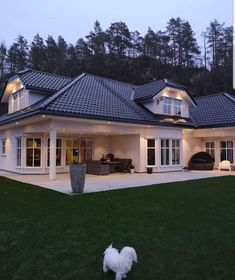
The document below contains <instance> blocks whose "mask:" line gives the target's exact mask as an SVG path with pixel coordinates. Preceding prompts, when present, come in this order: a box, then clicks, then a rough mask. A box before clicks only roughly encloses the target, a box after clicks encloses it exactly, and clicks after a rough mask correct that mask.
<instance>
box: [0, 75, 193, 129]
mask: <svg viewBox="0 0 235 280" xmlns="http://www.w3.org/2000/svg"><path fill="white" fill-rule="evenodd" d="M133 87H135V85H132V84H128V83H123V82H119V81H116V80H112V79H107V78H102V77H98V76H95V75H91V74H82V75H80V76H79V77H77V78H75V79H73V80H71V81H70V83H68V84H67V85H65V86H64V87H63V88H62V89H60V90H59V91H57V92H56V93H54V94H53V95H50V96H48V97H47V98H45V99H44V100H43V102H39V103H37V104H35V105H33V106H31V108H28V110H22V116H24V117H26V116H27V114H30V115H31V114H32V113H33V112H34V113H35V114H37V113H41V114H42V113H46V114H52V115H60V116H61V115H62V116H70V117H80V118H87V119H97V120H110V121H111V120H112V121H119V122H127V123H139V124H150V125H164V126H179V127H182V126H183V127H185V126H190V127H192V126H194V124H193V123H192V121H191V120H189V119H184V120H183V121H180V120H178V119H177V120H176V122H174V121H166V120H164V119H163V118H162V116H160V115H156V114H153V113H152V112H150V111H149V110H148V109H146V108H145V107H144V106H142V104H138V103H136V102H135V100H133ZM20 112H21V111H20ZM20 112H18V114H16V113H13V114H9V115H7V116H4V117H0V122H1V123H2V124H3V123H6V122H9V121H12V120H14V121H15V120H16V119H17V118H19V117H20V116H21V115H20Z"/></svg>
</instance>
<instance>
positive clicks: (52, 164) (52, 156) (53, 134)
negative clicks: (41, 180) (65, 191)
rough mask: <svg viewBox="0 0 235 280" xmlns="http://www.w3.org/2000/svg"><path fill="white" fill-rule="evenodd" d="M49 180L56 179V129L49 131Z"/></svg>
mask: <svg viewBox="0 0 235 280" xmlns="http://www.w3.org/2000/svg"><path fill="white" fill-rule="evenodd" d="M49 179H50V180H55V179H56V129H55V128H51V130H50V167H49Z"/></svg>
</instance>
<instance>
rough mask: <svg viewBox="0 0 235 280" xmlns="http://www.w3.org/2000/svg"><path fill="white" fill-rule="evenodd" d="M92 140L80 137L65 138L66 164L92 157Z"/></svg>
mask: <svg viewBox="0 0 235 280" xmlns="http://www.w3.org/2000/svg"><path fill="white" fill-rule="evenodd" d="M92 151H93V150H92V140H91V139H84V138H81V139H79V140H76V139H71V140H66V159H65V161H66V165H69V164H71V163H73V162H74V161H77V162H85V161H86V160H91V159H92Z"/></svg>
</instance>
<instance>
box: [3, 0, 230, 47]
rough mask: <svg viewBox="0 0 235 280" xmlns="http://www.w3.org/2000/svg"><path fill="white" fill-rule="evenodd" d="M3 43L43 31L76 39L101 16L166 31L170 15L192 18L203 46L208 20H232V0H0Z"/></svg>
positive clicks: (106, 23)
mask: <svg viewBox="0 0 235 280" xmlns="http://www.w3.org/2000/svg"><path fill="white" fill-rule="evenodd" d="M1 2H2V3H1V5H0V6H1V10H2V11H4V12H2V11H1V13H0V14H1V16H0V42H1V41H5V43H6V44H7V46H9V45H10V44H11V43H12V42H13V41H14V40H15V39H16V37H17V36H18V35H19V34H21V35H23V36H24V37H25V38H26V39H27V40H28V41H29V42H31V41H32V39H33V37H34V35H35V34H36V33H39V35H40V36H42V37H43V38H44V39H46V37H47V36H48V35H52V36H53V37H54V38H57V37H58V35H62V36H63V37H64V39H65V40H66V41H67V42H68V43H73V44H75V43H76V41H77V39H78V38H81V37H85V36H86V35H87V34H88V33H89V32H90V31H91V30H92V29H93V26H94V21H95V20H96V19H97V20H99V21H100V23H101V26H102V28H103V29H104V30H105V29H107V28H108V27H109V26H110V23H113V22H117V21H124V22H125V23H126V24H127V26H128V27H129V29H130V31H135V30H138V31H139V32H140V33H141V34H142V35H144V34H145V33H146V32H147V30H148V27H151V28H152V29H153V30H154V31H158V30H162V31H163V30H164V29H165V27H166V25H167V22H168V20H169V19H170V18H171V17H178V16H180V17H181V18H182V19H184V20H188V21H189V22H190V24H191V26H192V29H193V30H194V31H195V33H196V36H197V39H199V45H200V44H201V42H202V39H201V37H200V34H201V33H202V32H203V31H205V30H206V27H207V26H208V25H209V22H210V21H212V20H213V19H215V18H216V19H217V20H218V21H219V22H220V23H223V22H224V23H225V25H226V26H230V25H232V2H233V0H161V1H160V0H155V1H154V0H117V1H112V0H99V1H95V0H89V1H86V0H20V1H19V0H9V1H3V0H1Z"/></svg>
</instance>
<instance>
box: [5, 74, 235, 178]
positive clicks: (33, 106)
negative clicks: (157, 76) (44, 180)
mask: <svg viewBox="0 0 235 280" xmlns="http://www.w3.org/2000/svg"><path fill="white" fill-rule="evenodd" d="M1 103H8V113H7V114H4V115H1V116H0V169H3V170H7V171H12V172H17V173H22V174H45V173H48V174H49V176H50V178H51V179H55V177H56V173H58V172H66V171H68V166H69V165H70V164H71V163H72V162H73V161H80V162H84V161H86V160H90V159H100V158H101V156H102V155H103V154H104V155H106V154H108V153H112V154H114V155H115V157H119V158H122V157H125V158H131V159H132V161H133V164H134V166H135V171H136V172H146V168H147V167H150V166H151V167H153V171H154V172H165V171H177V170H182V168H184V167H187V165H188V161H189V159H190V158H191V156H192V155H193V154H194V153H196V152H198V151H207V152H208V153H210V154H211V155H212V156H213V157H214V158H215V167H217V166H218V163H219V162H220V161H221V160H224V159H228V160H230V162H231V163H233V160H234V153H235V151H234V146H235V128H234V126H235V98H234V97H233V96H231V95H229V94H227V93H220V94H216V95H211V96H207V97H199V98H195V99H193V98H192V97H191V96H190V94H189V93H188V91H187V89H186V88H185V87H183V86H181V85H179V84H177V83H174V82H172V81H169V80H166V79H164V80H160V81H153V82H150V83H148V84H145V85H142V86H136V85H132V84H128V83H123V82H119V81H115V80H111V79H107V78H102V77H98V76H94V75H90V74H82V75H80V76H78V77H76V78H74V79H71V78H68V77H63V76H59V75H54V74H50V73H44V72H40V71H34V70H29V69H26V70H24V71H21V72H18V73H17V74H16V75H15V76H14V77H12V78H11V79H9V80H8V81H6V83H5V88H4V90H3V93H2V95H1Z"/></svg>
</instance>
